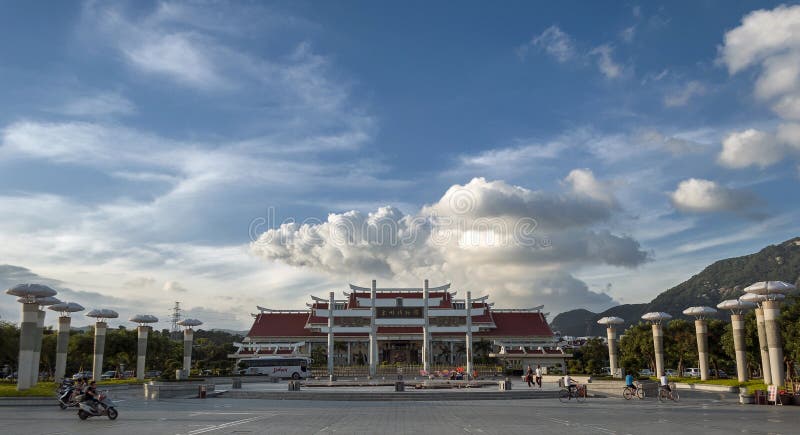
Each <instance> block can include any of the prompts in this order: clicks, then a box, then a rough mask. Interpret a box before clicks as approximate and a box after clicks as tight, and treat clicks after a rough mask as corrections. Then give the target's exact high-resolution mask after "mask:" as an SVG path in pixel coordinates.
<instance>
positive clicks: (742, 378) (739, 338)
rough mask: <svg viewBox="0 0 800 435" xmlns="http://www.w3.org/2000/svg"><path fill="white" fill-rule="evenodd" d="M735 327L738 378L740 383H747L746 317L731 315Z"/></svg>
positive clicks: (734, 342)
mask: <svg viewBox="0 0 800 435" xmlns="http://www.w3.org/2000/svg"><path fill="white" fill-rule="evenodd" d="M731 324H732V325H733V348H734V350H735V351H736V377H737V379H738V380H739V382H747V378H748V377H749V376H748V373H747V347H746V344H745V341H744V316H743V315H741V314H738V313H737V314H731Z"/></svg>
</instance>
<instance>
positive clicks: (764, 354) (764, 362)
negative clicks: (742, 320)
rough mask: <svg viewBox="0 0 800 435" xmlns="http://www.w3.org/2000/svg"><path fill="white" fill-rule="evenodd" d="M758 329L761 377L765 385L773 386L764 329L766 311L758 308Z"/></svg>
mask: <svg viewBox="0 0 800 435" xmlns="http://www.w3.org/2000/svg"><path fill="white" fill-rule="evenodd" d="M755 311H756V328H757V329H758V349H759V352H760V354H761V375H762V376H763V377H764V384H766V385H772V367H770V364H769V346H768V345H767V331H766V329H765V328H764V310H763V309H762V308H761V306H759V307H758V308H756V310H755Z"/></svg>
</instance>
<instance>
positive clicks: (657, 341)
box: [653, 323, 664, 378]
mask: <svg viewBox="0 0 800 435" xmlns="http://www.w3.org/2000/svg"><path fill="white" fill-rule="evenodd" d="M653 348H654V350H655V356H656V376H657V377H659V378H660V377H662V376H664V330H663V329H661V324H660V323H653Z"/></svg>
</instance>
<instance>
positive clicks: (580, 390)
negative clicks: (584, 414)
mask: <svg viewBox="0 0 800 435" xmlns="http://www.w3.org/2000/svg"><path fill="white" fill-rule="evenodd" d="M572 398H575V400H576V401H577V402H579V403H583V401H584V400H586V385H576V386H575V388H562V389H561V390H560V391H559V392H558V400H559V401H560V402H561V403H565V402H568V401H570V400H572Z"/></svg>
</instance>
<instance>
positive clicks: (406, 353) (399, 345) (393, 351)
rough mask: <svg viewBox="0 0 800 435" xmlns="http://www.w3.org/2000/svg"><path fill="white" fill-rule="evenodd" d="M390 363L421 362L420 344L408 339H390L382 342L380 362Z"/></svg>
mask: <svg viewBox="0 0 800 435" xmlns="http://www.w3.org/2000/svg"><path fill="white" fill-rule="evenodd" d="M384 361H385V362H387V363H390V364H397V363H401V364H421V363H422V355H421V352H420V344H419V343H416V342H409V341H392V342H389V343H383V346H382V349H381V362H384Z"/></svg>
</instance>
